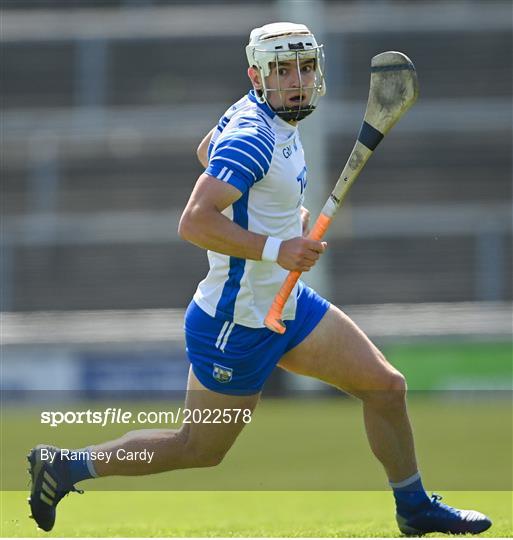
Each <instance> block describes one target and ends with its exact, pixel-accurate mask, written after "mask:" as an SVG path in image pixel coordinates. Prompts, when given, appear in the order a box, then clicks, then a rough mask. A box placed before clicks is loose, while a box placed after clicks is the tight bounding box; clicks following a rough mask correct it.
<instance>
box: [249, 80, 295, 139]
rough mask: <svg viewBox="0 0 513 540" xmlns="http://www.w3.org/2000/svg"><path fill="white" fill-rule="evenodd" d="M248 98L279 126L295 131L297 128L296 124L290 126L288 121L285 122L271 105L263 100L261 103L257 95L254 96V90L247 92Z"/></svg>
mask: <svg viewBox="0 0 513 540" xmlns="http://www.w3.org/2000/svg"><path fill="white" fill-rule="evenodd" d="M248 98H249V100H250V101H252V102H253V103H256V105H257V107H259V108H260V109H261V110H262V111H264V113H265V114H266V115H267V116H269V118H271V119H272V120H274V121H275V122H278V124H280V125H281V126H283V127H286V128H288V129H290V130H293V131H295V130H296V129H297V126H292V125H291V124H289V123H288V122H285V120H283V119H282V118H280V117H279V116H278V115H277V114H276V113H275V112H274V111H273V110H272V109H271V107H270V106H269V105H268V104H267V102H265V101H264V103H261V102H260V101H259V100H258V99H257V97H256V94H255V90H254V89H253V90H250V91H249V92H248Z"/></svg>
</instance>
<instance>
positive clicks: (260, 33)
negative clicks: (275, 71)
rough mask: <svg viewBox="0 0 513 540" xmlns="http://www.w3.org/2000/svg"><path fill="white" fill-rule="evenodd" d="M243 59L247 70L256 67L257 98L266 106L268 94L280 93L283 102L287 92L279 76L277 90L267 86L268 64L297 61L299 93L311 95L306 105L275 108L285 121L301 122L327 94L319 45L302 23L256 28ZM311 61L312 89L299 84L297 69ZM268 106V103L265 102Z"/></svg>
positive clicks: (277, 24) (279, 23)
mask: <svg viewBox="0 0 513 540" xmlns="http://www.w3.org/2000/svg"><path fill="white" fill-rule="evenodd" d="M246 56H247V57H248V63H249V65H250V67H253V66H254V67H256V68H257V69H258V71H259V73H260V77H261V79H262V84H263V90H262V91H261V92H260V93H258V92H257V94H258V96H257V97H258V99H259V100H260V101H261V102H267V103H268V100H267V98H268V96H267V93H268V92H269V91H277V92H280V96H281V99H282V103H283V94H282V93H281V91H283V90H286V88H282V87H281V86H280V84H279V75H278V88H267V87H266V84H265V77H268V76H269V75H270V73H271V64H274V65H278V63H279V62H280V61H281V62H284V61H290V60H293V61H295V62H296V65H297V69H298V79H299V81H301V82H300V88H299V90H300V92H301V93H302V92H303V91H304V90H305V89H309V90H310V89H311V90H312V95H311V98H310V100H309V102H308V103H307V104H306V105H299V106H294V107H285V105H284V104H283V105H282V107H281V108H279V109H276V108H274V110H275V112H276V114H277V115H278V116H280V117H281V118H283V119H284V120H287V121H288V120H302V119H303V118H304V117H305V116H308V115H309V114H310V113H311V112H313V111H314V110H315V107H316V105H317V101H318V100H319V97H320V96H323V95H324V94H325V92H326V84H325V82H324V73H323V69H324V53H323V50H322V45H318V44H317V41H316V40H315V37H314V35H313V34H312V32H310V30H309V29H308V28H307V27H306V26H305V25H304V24H295V23H290V22H278V23H272V24H266V25H265V26H262V27H260V28H255V29H254V30H252V31H251V34H250V36H249V44H248V45H247V47H246ZM311 58H313V59H314V60H315V79H314V82H313V85H312V86H309V87H305V86H303V84H302V79H301V75H300V73H299V66H300V62H301V61H302V60H305V59H311ZM268 105H270V104H269V103H268Z"/></svg>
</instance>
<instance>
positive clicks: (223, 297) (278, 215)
mask: <svg viewBox="0 0 513 540" xmlns="http://www.w3.org/2000/svg"><path fill="white" fill-rule="evenodd" d="M208 156H209V163H208V167H207V169H206V170H205V172H206V173H207V174H209V175H210V176H213V177H215V178H217V179H219V180H222V181H223V182H226V183H228V184H231V185H232V186H235V187H236V188H237V189H238V190H239V191H240V192H241V193H242V197H241V198H240V199H239V200H237V201H236V202H235V203H234V204H233V205H232V206H229V207H228V208H226V209H225V210H224V211H223V214H224V215H225V216H227V217H228V218H229V219H231V220H233V221H234V222H235V223H237V224H238V225H240V226H241V227H243V228H244V229H247V230H249V231H252V232H255V233H259V234H264V235H267V236H274V237H277V238H281V239H282V240H289V239H291V238H294V237H297V236H301V234H302V224H301V206H302V204H303V199H304V190H305V187H306V166H305V158H304V153H303V147H302V145H301V141H300V139H299V132H298V130H297V127H295V126H291V125H290V124H288V123H287V122H285V121H284V120H282V119H281V118H280V117H279V116H277V115H276V114H275V113H274V111H273V110H272V109H271V108H270V107H269V106H268V105H267V104H262V103H259V102H258V101H257V99H256V97H255V94H254V91H251V92H249V94H248V95H246V96H244V97H243V98H242V99H240V100H239V101H238V102H237V103H235V104H234V105H233V106H232V107H230V109H228V111H226V113H225V114H224V115H223V116H222V118H221V119H220V121H219V123H218V125H217V129H216V130H215V132H214V134H213V136H212V139H211V142H210V145H209V149H208ZM208 260H209V264H210V270H209V272H208V275H207V277H206V278H205V279H204V280H203V281H201V283H200V284H199V285H198V288H197V290H196V293H195V295H194V301H195V302H196V303H197V304H198V305H199V307H200V308H201V309H203V310H204V311H205V312H206V313H208V314H209V315H211V316H213V317H216V318H221V319H223V320H226V321H232V322H235V323H236V324H241V325H244V326H249V327H251V328H261V327H263V326H264V324H263V320H264V317H265V315H266V314H267V311H268V309H269V307H270V306H271V304H272V301H273V298H274V296H275V295H276V293H277V292H278V290H279V288H280V286H281V284H282V283H283V280H284V279H285V277H286V276H287V273H288V272H287V270H285V269H284V268H282V267H281V266H280V265H279V264H278V263H273V262H266V261H253V260H249V259H239V258H237V257H230V256H228V255H223V254H220V253H216V252H212V251H208ZM296 288H297V285H296ZM296 288H295V289H294V291H293V293H292V294H291V295H290V298H289V300H288V302H287V304H286V305H285V309H284V311H283V318H284V319H289V320H290V319H294V318H295V312H296V292H297V289H296Z"/></svg>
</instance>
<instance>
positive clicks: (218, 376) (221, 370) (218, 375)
mask: <svg viewBox="0 0 513 540" xmlns="http://www.w3.org/2000/svg"><path fill="white" fill-rule="evenodd" d="M212 377H214V379H215V380H216V381H217V382H220V383H227V382H230V381H231V380H232V377H233V369H231V368H228V367H226V366H221V365H220V364H214V370H213V371H212Z"/></svg>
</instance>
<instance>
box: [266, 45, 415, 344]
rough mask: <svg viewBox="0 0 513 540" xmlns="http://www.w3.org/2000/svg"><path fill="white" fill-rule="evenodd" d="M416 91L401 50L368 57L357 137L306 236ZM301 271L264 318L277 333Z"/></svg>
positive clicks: (318, 231) (320, 224)
mask: <svg viewBox="0 0 513 540" xmlns="http://www.w3.org/2000/svg"><path fill="white" fill-rule="evenodd" d="M417 95H418V82H417V73H416V71H415V67H414V65H413V63H412V61H411V60H410V59H409V58H408V57H407V56H406V55H405V54H402V53H400V52H395V51H388V52H384V53H381V54H378V55H376V56H375V57H374V58H373V59H372V61H371V80H370V90H369V100H368V101H367V109H366V111H365V116H364V118H363V123H362V127H361V129H360V133H359V134H358V139H357V140H356V144H355V145H354V148H353V150H352V151H351V154H350V156H349V159H348V160H347V163H346V165H345V167H344V170H343V171H342V174H341V175H340V177H339V179H338V181H337V184H336V185H335V188H334V189H333V191H332V192H331V195H330V197H329V199H328V200H327V202H326V204H325V205H324V208H323V209H322V212H321V214H320V216H319V217H318V218H317V221H316V222H315V225H314V226H313V228H312V231H311V232H310V234H309V236H308V237H309V238H312V239H314V240H321V239H322V237H323V236H324V234H325V233H326V231H327V230H328V227H329V226H330V224H331V222H332V220H333V218H334V216H335V214H336V213H337V210H338V209H339V207H340V205H341V204H342V202H343V201H344V199H345V197H346V195H347V192H348V191H349V188H350V187H351V185H352V184H353V182H354V181H355V180H356V178H357V177H358V175H359V174H360V171H361V170H362V169H363V166H364V165H365V163H366V162H367V160H368V159H369V157H370V156H371V155H372V152H373V151H374V149H375V148H376V146H377V145H378V144H379V142H380V141H381V139H382V138H383V137H384V136H385V135H386V134H387V133H388V132H389V131H390V129H392V127H393V126H394V125H395V124H396V123H397V121H398V120H399V119H400V118H401V117H402V116H403V114H404V113H405V112H406V111H407V110H408V109H409V108H410V107H411V106H412V105H413V104H414V103H415V100H416V99H417ZM300 275H301V272H297V271H296V272H289V275H288V276H287V278H286V279H285V281H284V283H283V285H282V286H281V289H280V290H279V292H278V294H277V295H276V296H275V298H274V301H273V304H272V306H271V308H270V309H269V312H268V313H267V316H266V318H265V321H264V323H265V326H267V328H269V329H270V330H272V331H273V332H277V333H279V334H283V333H285V330H286V327H285V325H284V323H283V321H282V320H281V317H282V312H283V307H284V306H285V303H286V302H287V300H288V298H289V296H290V293H291V292H292V289H293V288H294V286H295V284H296V283H297V281H298V279H299V276H300Z"/></svg>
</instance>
